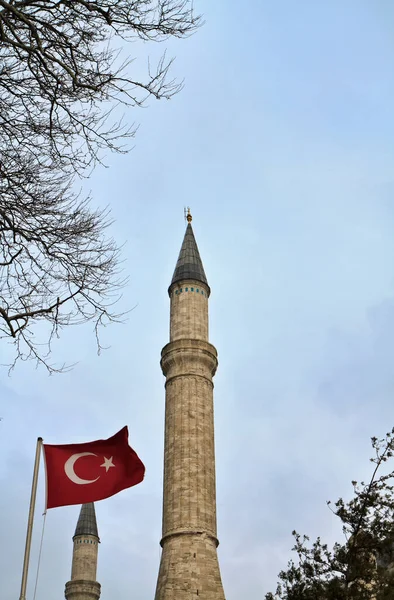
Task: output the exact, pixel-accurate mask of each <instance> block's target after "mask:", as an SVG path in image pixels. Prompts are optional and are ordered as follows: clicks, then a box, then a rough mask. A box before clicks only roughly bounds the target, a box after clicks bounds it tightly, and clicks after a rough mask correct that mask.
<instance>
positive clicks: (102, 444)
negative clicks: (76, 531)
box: [43, 427, 145, 508]
mask: <svg viewBox="0 0 394 600" xmlns="http://www.w3.org/2000/svg"><path fill="white" fill-rule="evenodd" d="M128 440H129V432H128V429H127V427H123V429H121V430H120V431H119V432H118V433H116V434H115V435H113V436H112V437H110V438H109V439H108V440H97V441H95V442H87V443H85V444H63V445H61V446H54V445H52V444H43V449H44V458H45V466H46V480H47V486H46V489H47V502H46V507H47V508H55V507H57V506H68V505H70V504H86V503H87V502H96V501H97V500H104V498H109V497H110V496H113V495H114V494H117V493H118V492H120V491H121V490H124V489H126V488H128V487H131V486H133V485H136V484H137V483H140V482H141V481H142V480H143V478H144V473H145V467H144V465H143V463H142V462H141V460H140V459H139V458H138V456H137V454H136V453H135V452H134V450H133V449H132V448H130V446H129V441H128Z"/></svg>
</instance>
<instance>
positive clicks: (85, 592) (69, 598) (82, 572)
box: [64, 502, 101, 600]
mask: <svg viewBox="0 0 394 600" xmlns="http://www.w3.org/2000/svg"><path fill="white" fill-rule="evenodd" d="M73 542H74V549H73V560H72V568H71V581H68V582H67V583H66V589H65V591H64V595H65V597H66V600H98V599H99V598H100V589H101V586H100V584H99V583H97V581H96V572H97V554H98V544H99V543H100V539H99V536H98V531H97V522H96V512H95V510H94V504H93V502H90V503H89V504H83V505H82V507H81V512H80V514H79V519H78V523H77V527H76V529H75V534H74V537H73Z"/></svg>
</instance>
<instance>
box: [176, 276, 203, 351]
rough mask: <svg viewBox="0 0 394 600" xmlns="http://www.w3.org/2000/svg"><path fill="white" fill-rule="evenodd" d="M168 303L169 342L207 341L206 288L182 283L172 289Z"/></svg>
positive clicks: (200, 285)
mask: <svg viewBox="0 0 394 600" xmlns="http://www.w3.org/2000/svg"><path fill="white" fill-rule="evenodd" d="M181 290H182V291H181ZM197 290H198V291H197ZM170 301H171V307H170V341H171V342H173V341H175V340H179V339H181V338H191V339H195V340H205V341H208V288H207V287H206V286H205V285H203V284H202V283H199V282H198V281H185V282H182V283H181V284H179V285H174V286H173V287H172V290H171V295H170Z"/></svg>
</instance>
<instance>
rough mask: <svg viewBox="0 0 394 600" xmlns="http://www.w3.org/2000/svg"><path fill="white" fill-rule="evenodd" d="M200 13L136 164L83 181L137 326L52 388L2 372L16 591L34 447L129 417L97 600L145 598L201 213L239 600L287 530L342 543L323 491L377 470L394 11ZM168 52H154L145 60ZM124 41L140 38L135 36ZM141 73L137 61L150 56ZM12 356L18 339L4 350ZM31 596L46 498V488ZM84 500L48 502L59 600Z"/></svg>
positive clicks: (392, 243)
mask: <svg viewBox="0 0 394 600" xmlns="http://www.w3.org/2000/svg"><path fill="white" fill-rule="evenodd" d="M196 6H197V8H198V9H199V10H200V11H201V12H203V13H204V15H205V19H206V24H205V26H204V27H203V28H202V29H201V30H200V31H199V32H198V33H197V34H196V35H195V36H193V37H192V38H190V39H189V40H186V41H175V42H174V41H172V42H170V43H168V44H166V46H167V47H168V52H169V55H171V56H172V55H174V54H175V55H177V60H176V62H175V64H174V68H173V74H174V75H176V76H177V77H179V78H182V77H185V79H186V82H185V89H184V90H183V91H182V93H181V94H179V95H178V96H177V97H176V98H174V99H173V100H171V101H170V102H160V103H157V102H155V101H153V100H152V101H150V102H149V108H147V109H146V110H134V111H130V113H129V114H128V115H127V118H128V120H129V121H130V122H133V121H135V122H137V123H140V128H139V131H138V134H137V137H136V140H135V148H134V149H133V151H132V152H131V153H130V154H129V155H128V156H108V157H107V163H108V165H109V167H110V168H109V169H97V170H96V171H95V173H94V174H93V176H92V177H91V179H90V181H89V182H87V183H88V184H89V187H90V188H91V190H92V194H93V197H94V200H95V202H96V203H97V204H100V205H105V204H107V203H110V204H111V206H112V215H113V217H114V219H115V220H116V222H115V224H114V225H113V227H112V233H113V235H114V236H115V237H116V239H117V240H118V242H119V243H123V242H127V243H126V246H125V249H124V258H125V259H126V262H125V265H124V269H125V274H126V275H128V276H129V277H130V284H129V286H128V287H127V289H126V290H125V294H124V299H123V303H122V305H123V306H124V307H126V308H130V307H133V306H134V305H137V306H136V308H135V309H134V311H133V312H131V314H130V317H129V320H128V322H127V324H126V325H123V326H113V327H111V328H109V329H107V330H106V331H105V332H104V335H103V339H104V342H105V343H107V344H108V345H110V346H111V348H110V349H109V350H107V351H106V352H104V353H103V354H102V355H101V356H100V357H97V355H96V354H95V345H94V336H93V335H92V334H91V332H90V328H89V327H85V328H73V329H71V330H69V331H66V332H65V333H64V335H63V336H62V338H61V340H60V341H59V342H58V343H56V344H55V346H54V356H55V357H56V358H57V359H58V361H59V362H61V360H63V359H66V360H68V361H70V362H73V361H78V365H77V366H76V367H75V368H74V370H73V371H72V372H70V373H68V374H65V375H62V376H54V377H51V378H49V377H48V376H47V374H46V373H45V372H44V371H43V370H35V369H34V367H33V365H28V364H24V365H19V366H18V367H17V369H16V370H15V371H14V373H13V374H12V377H11V378H8V376H7V372H6V370H5V369H4V370H3V371H2V372H1V374H0V376H1V379H0V389H1V410H0V414H1V416H3V417H4V419H3V421H1V422H0V429H1V438H0V439H1V442H0V447H1V453H2V457H3V460H2V461H1V462H0V481H1V489H2V494H1V497H0V515H1V517H0V534H1V539H2V540H3V541H4V540H5V539H8V538H9V539H10V540H11V541H10V544H9V547H8V550H7V553H6V554H5V553H2V555H1V558H0V580H1V581H2V600H11V598H12V599H14V598H15V597H16V595H17V594H18V592H19V585H20V571H21V566H22V558H23V545H24V535H25V525H26V516H27V509H28V502H29V492H30V481H31V473H32V463H33V456H34V447H35V440H36V438H37V436H39V435H41V436H43V437H44V439H45V440H46V441H47V442H48V443H66V442H72V441H88V440H90V439H95V438H102V437H107V436H109V435H111V434H113V433H115V432H116V431H117V430H118V429H120V428H121V427H122V426H123V425H124V424H126V423H127V424H128V425H129V429H130V437H131V444H132V445H133V446H134V447H135V449H136V450H137V452H138V453H139V454H140V456H141V458H142V459H143V460H144V462H145V464H146V468H147V471H146V479H145V481H144V483H143V484H141V485H140V486H138V487H136V488H133V489H131V490H128V491H125V492H122V493H121V494H119V495H118V496H115V497H113V498H111V499H109V500H106V501H102V502H100V503H98V504H97V507H96V509H97V516H98V526H99V531H100V535H101V541H102V544H101V546H100V549H99V551H100V556H99V569H98V580H99V581H100V582H101V584H102V598H103V600H105V598H109V597H113V598H115V597H116V598H119V599H121V598H125V599H126V598H131V597H132V598H135V599H137V600H152V599H153V596H154V589H155V585H156V577H157V570H158V566H159V558H160V547H159V539H160V528H161V494H162V489H161V486H162V459H163V456H162V455H163V426H164V387H163V377H162V375H161V371H160V367H159V357H160V351H161V348H162V347H163V346H164V344H165V343H166V342H167V341H168V323H169V301H168V296H167V287H168V284H169V282H170V279H171V276H172V271H173V269H174V266H175V262H176V259H177V255H178V252H179V248H180V245H181V242H182V238H183V234H184V222H183V207H184V206H185V205H189V206H190V207H191V209H192V213H193V216H194V219H193V226H194V231H195V235H196V238H197V242H198V245H199V248H200V252H201V256H202V259H203V262H204V266H205V270H206V273H207V277H208V281H209V283H210V286H211V288H212V295H211V300H210V325H211V326H210V332H211V333H210V337H211V341H212V343H213V344H214V345H215V346H216V347H217V349H218V352H219V370H218V373H217V376H216V378H215V379H216V381H215V411H216V413H215V416H216V454H217V495H218V498H217V500H218V533H219V539H220V541H221V545H220V547H219V558H220V563H221V570H222V577H223V583H224V587H225V591H226V598H227V600H237V599H238V598H240V597H248V598H249V599H250V600H261V598H263V597H264V593H265V592H267V591H269V590H272V589H273V588H274V587H275V582H276V575H277V573H278V572H279V571H280V569H282V568H284V567H285V565H286V563H287V560H288V558H289V557H290V548H291V545H292V539H291V531H292V529H294V528H295V529H297V530H299V531H300V532H302V533H304V532H305V533H309V534H310V535H311V536H314V535H319V534H321V535H322V536H323V537H324V538H325V539H327V540H328V541H333V540H334V539H335V537H336V536H337V534H338V533H339V528H338V525H336V524H335V520H333V518H332V516H331V514H330V512H329V511H328V509H327V507H326V506H325V501H326V500H327V499H333V500H335V499H336V498H337V497H338V496H340V495H345V496H348V495H349V494H350V492H351V486H350V481H351V479H353V478H356V479H360V478H362V477H363V476H365V477H366V476H367V475H368V472H369V464H368V460H367V459H368V456H369V437H370V436H372V435H380V434H384V433H385V432H386V430H388V429H390V428H391V427H392V426H393V425H394V408H393V407H394V403H393V393H394V375H393V369H392V356H393V352H394V260H393V257H394V236H393V229H394V199H393V195H394V170H393V164H394V162H393V161H394V141H393V140H394V118H393V108H392V107H393V98H394V70H393V62H394V36H393V31H394V6H393V4H392V2H389V1H383V0H376V1H374V2H369V1H367V0H354V1H351V0H346V1H343V0H341V1H339V0H338V1H335V0H331V1H330V2H323V1H321V2H316V0H314V1H312V0H310V1H309V2H308V1H306V0H299V1H298V2H294V1H291V0H282V1H281V0H276V1H273V0H271V1H268V0H260V1H257V0H256V1H252V0H249V1H247V2H244V3H242V5H241V4H240V3H239V2H235V1H234V0H232V1H227V2H224V0H221V1H219V0H217V1H216V2H208V1H207V0H205V1H203V0H198V1H197V2H196ZM163 49H164V46H163V45H160V47H156V48H152V47H151V46H150V47H148V46H147V47H146V48H145V49H144V51H146V52H147V53H148V51H149V53H150V54H152V55H155V54H157V51H158V50H160V51H162V50H163ZM131 51H134V47H132V48H131ZM136 68H140V67H139V66H138V65H137V66H136ZM0 353H1V356H0V359H1V360H0V362H2V363H3V362H5V361H6V359H7V349H6V347H5V345H4V344H3V345H2V346H0ZM38 497H39V500H38V506H37V519H36V528H35V532H34V540H33V550H32V568H31V579H30V593H29V596H28V600H30V599H31V598H32V588H33V584H34V574H35V565H36V561H37V554H38V546H39V534H40V525H41V518H40V514H41V512H42V508H43V502H44V490H43V486H42V480H41V487H40V490H39V494H38ZM78 510H79V509H78V508H77V507H68V508H62V509H55V510H52V511H50V512H49V514H48V518H47V525H46V534H45V539H44V546H43V558H42V567H41V576H40V582H39V587H38V595H37V600H52V598H54V597H58V598H61V597H62V594H63V588H64V584H65V582H66V581H68V579H69V577H70V565H71V550H72V543H71V537H72V534H73V530H74V527H75V523H76V519H77V515H78Z"/></svg>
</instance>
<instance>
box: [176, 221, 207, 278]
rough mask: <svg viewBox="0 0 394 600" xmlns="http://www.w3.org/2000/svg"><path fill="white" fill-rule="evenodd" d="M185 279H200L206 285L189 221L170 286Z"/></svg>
mask: <svg viewBox="0 0 394 600" xmlns="http://www.w3.org/2000/svg"><path fill="white" fill-rule="evenodd" d="M185 279H194V280H196V281H201V283H205V285H207V286H208V281H207V278H206V275H205V271H204V267H203V265H202V260H201V257H200V253H199V251H198V246H197V242H196V239H195V237H194V233H193V228H192V226H191V223H190V222H189V223H188V224H187V227H186V232H185V237H184V238H183V242H182V247H181V251H180V253H179V256H178V262H177V263H176V267H175V271H174V275H173V276H172V280H171V285H170V287H171V286H172V285H173V284H174V283H179V282H180V281H184V280H185ZM208 288H209V286H208Z"/></svg>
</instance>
